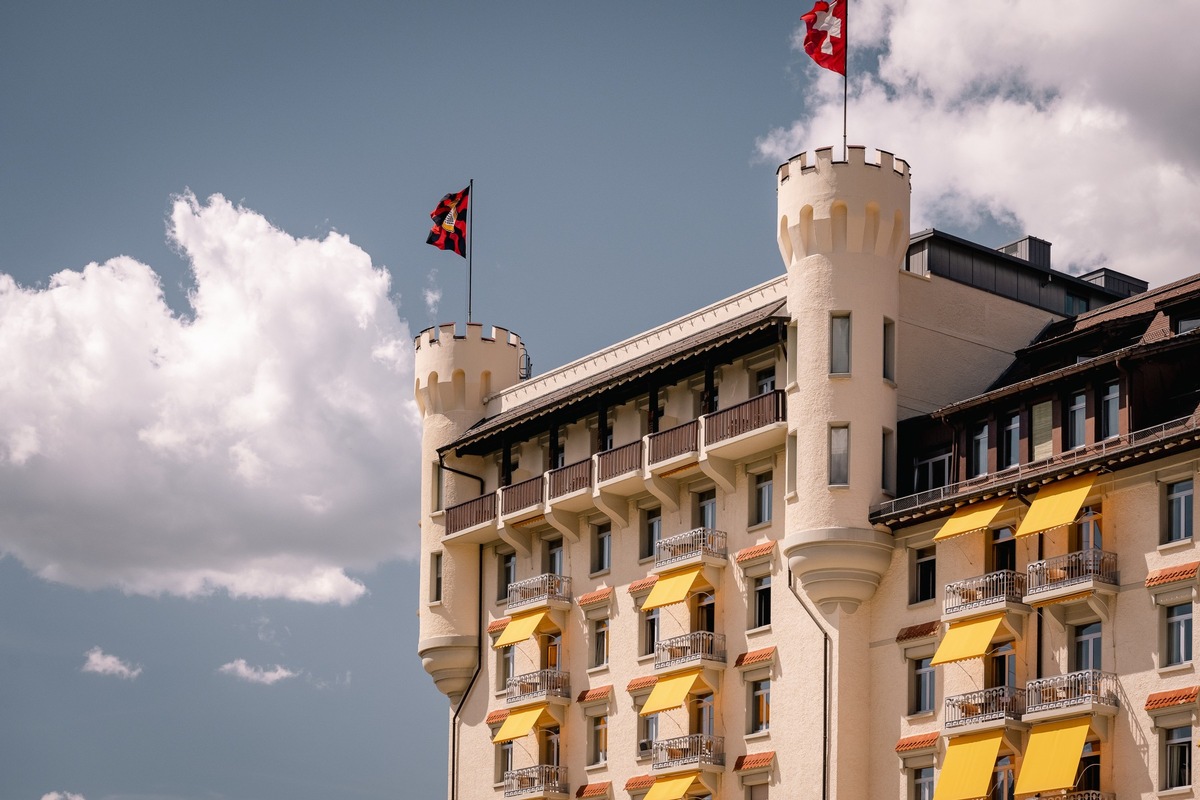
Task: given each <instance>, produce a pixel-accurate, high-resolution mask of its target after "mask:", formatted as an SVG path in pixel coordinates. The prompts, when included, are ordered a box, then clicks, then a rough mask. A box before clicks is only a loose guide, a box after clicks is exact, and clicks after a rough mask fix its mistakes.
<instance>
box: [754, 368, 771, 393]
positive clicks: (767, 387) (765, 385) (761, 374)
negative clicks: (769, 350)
mask: <svg viewBox="0 0 1200 800" xmlns="http://www.w3.org/2000/svg"><path fill="white" fill-rule="evenodd" d="M754 386H755V388H756V389H757V390H758V393H759V394H770V393H771V392H773V391H775V368H774V367H768V368H767V369H760V370H759V371H758V372H756V373H755V374H754Z"/></svg>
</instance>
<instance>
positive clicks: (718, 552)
mask: <svg viewBox="0 0 1200 800" xmlns="http://www.w3.org/2000/svg"><path fill="white" fill-rule="evenodd" d="M725 540H726V536H725V531H717V530H713V529H712V528H695V529H694V530H690V531H688V532H687V533H680V534H677V535H675V536H670V537H668V538H666V539H659V540H658V543H657V544H655V545H654V566H655V567H661V566H663V565H665V564H672V563H674V562H676V561H683V560H685V559H688V558H691V557H693V556H701V555H703V556H712V557H714V558H728V557H729V551H728V548H727V547H726V545H725Z"/></svg>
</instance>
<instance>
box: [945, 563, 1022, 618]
mask: <svg viewBox="0 0 1200 800" xmlns="http://www.w3.org/2000/svg"><path fill="white" fill-rule="evenodd" d="M1024 596H1025V575H1024V574H1023V573H1020V572H1014V571H1013V570H1011V569H1002V570H997V571H996V572H989V573H988V574H987V575H977V576H976V577H974V578H967V579H966V580H963V581H955V582H954V583H948V584H946V604H945V609H946V613H947V614H951V613H954V612H956V611H966V610H968V609H972V608H980V607H983V606H987V605H990V604H992V603H1003V602H1005V601H1006V600H1011V601H1012V602H1014V603H1020V602H1021V601H1022V598H1024Z"/></svg>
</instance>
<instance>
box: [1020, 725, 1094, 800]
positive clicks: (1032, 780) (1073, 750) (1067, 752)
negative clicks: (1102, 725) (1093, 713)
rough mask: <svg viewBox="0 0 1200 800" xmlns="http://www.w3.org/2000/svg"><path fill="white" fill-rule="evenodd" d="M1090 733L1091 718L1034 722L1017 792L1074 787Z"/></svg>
mask: <svg viewBox="0 0 1200 800" xmlns="http://www.w3.org/2000/svg"><path fill="white" fill-rule="evenodd" d="M1087 734H1088V718H1087V717H1076V718H1074V719H1060V720H1057V721H1055V722H1047V723H1045V724H1042V725H1034V726H1033V730H1031V731H1030V732H1029V744H1028V745H1027V746H1026V747H1025V758H1024V760H1023V761H1022V762H1021V772H1020V774H1018V775H1017V794H1032V793H1033V792H1050V791H1053V790H1055V789H1065V788H1067V787H1069V786H1074V785H1075V772H1076V771H1077V770H1078V769H1079V759H1080V758H1081V757H1082V756H1083V742H1084V740H1085V739H1087Z"/></svg>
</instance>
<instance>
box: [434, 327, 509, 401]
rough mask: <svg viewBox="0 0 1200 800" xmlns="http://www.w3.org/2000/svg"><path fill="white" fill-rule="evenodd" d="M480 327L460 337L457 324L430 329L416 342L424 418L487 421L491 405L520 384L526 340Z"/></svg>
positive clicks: (469, 328) (497, 329) (504, 329)
mask: <svg viewBox="0 0 1200 800" xmlns="http://www.w3.org/2000/svg"><path fill="white" fill-rule="evenodd" d="M489 330H490V331H491V335H490V336H485V335H484V327H483V326H482V325H480V324H479V323H477V322H473V323H467V326H466V329H465V332H464V333H462V334H459V333H458V330H457V327H456V326H455V324H454V323H447V324H445V325H439V326H437V327H433V328H426V329H425V330H423V331H421V332H420V333H419V334H417V336H416V337H415V339H414V344H415V348H416V353H415V362H414V368H415V373H416V387H415V395H416V400H417V406H418V408H419V409H420V411H421V415H422V416H423V417H425V416H428V415H429V414H448V413H452V412H460V414H456V416H457V415H466V416H469V415H471V414H474V415H476V420H475V421H478V419H481V418H483V417H484V416H485V412H486V403H487V399H488V398H489V397H490V396H491V395H493V394H495V393H496V392H498V391H500V390H502V389H506V388H508V387H509V386H512V385H513V384H515V383H517V381H518V380H519V379H520V367H521V337H520V336H518V335H517V334H515V333H513V332H512V331H510V330H507V329H506V328H500V327H492V328H490V329H489Z"/></svg>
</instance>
